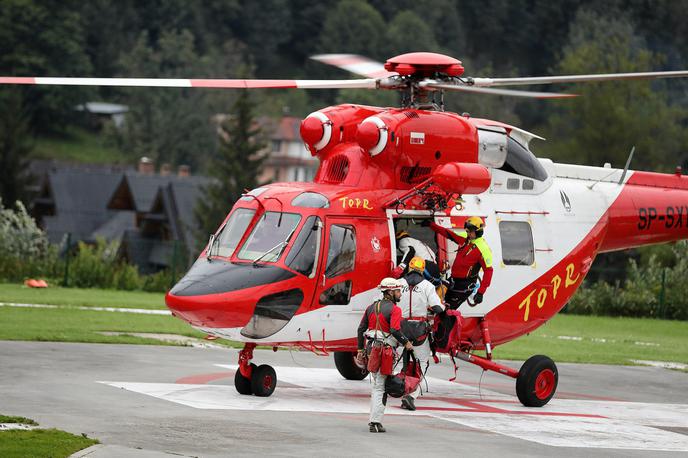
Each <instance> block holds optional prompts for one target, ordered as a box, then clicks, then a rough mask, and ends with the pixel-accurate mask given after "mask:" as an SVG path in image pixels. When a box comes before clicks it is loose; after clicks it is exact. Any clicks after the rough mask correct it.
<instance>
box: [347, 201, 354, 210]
mask: <svg viewBox="0 0 688 458" xmlns="http://www.w3.org/2000/svg"><path fill="white" fill-rule="evenodd" d="M348 203H349V208H351V207H353V206H354V200H353V199H349V202H348Z"/></svg>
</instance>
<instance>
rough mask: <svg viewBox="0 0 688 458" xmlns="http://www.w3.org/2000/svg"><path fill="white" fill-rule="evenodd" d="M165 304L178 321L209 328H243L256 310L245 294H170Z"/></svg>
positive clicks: (253, 302) (253, 303)
mask: <svg viewBox="0 0 688 458" xmlns="http://www.w3.org/2000/svg"><path fill="white" fill-rule="evenodd" d="M198 286H199V285H196V287H198ZM201 286H202V285H201ZM242 296H243V297H242ZM165 303H166V304H167V307H168V308H169V309H170V310H171V311H172V313H173V314H174V315H175V316H176V317H178V318H181V319H183V320H184V321H187V322H188V323H189V324H191V325H192V326H198V327H208V328H240V327H243V326H245V325H246V323H248V321H249V320H250V319H251V316H252V315H253V309H254V308H255V301H251V300H250V299H249V298H247V297H245V295H244V294H242V292H241V291H234V292H231V293H225V294H206V295H177V294H174V293H173V291H170V292H168V293H167V295H165Z"/></svg>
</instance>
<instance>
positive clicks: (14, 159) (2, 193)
mask: <svg viewBox="0 0 688 458" xmlns="http://www.w3.org/2000/svg"><path fill="white" fill-rule="evenodd" d="M22 105H23V104H22V98H21V93H20V91H18V90H9V91H5V92H2V93H0V106H2V107H3V115H2V116H0V201H3V202H7V203H8V204H9V205H14V203H15V202H17V201H22V202H25V203H26V202H27V201H28V197H29V196H28V187H29V185H30V184H31V183H32V181H33V180H32V177H31V175H30V174H29V172H28V168H29V154H30V153H31V149H32V146H31V135H30V133H29V117H28V115H27V113H26V110H25V109H24V108H22Z"/></svg>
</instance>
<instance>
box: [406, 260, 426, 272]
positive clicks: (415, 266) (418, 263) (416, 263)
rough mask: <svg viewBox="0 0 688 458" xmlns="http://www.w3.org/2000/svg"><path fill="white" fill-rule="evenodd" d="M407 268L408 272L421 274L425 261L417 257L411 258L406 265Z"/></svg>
mask: <svg viewBox="0 0 688 458" xmlns="http://www.w3.org/2000/svg"><path fill="white" fill-rule="evenodd" d="M408 268H409V270H412V271H415V272H418V273H420V274H422V273H423V272H424V271H425V259H423V258H421V257H418V256H415V257H413V258H411V261H409V264H408Z"/></svg>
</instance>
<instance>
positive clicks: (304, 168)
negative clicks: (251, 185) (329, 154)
mask: <svg viewBox="0 0 688 458" xmlns="http://www.w3.org/2000/svg"><path fill="white" fill-rule="evenodd" d="M258 124H259V125H260V128H261V130H262V132H263V134H264V135H265V136H266V138H267V139H268V148H269V150H268V151H267V153H268V157H267V159H266V160H265V162H264V163H263V170H262V172H261V175H260V177H259V180H258V182H259V183H266V182H275V181H278V182H279V181H312V180H313V177H314V176H315V172H316V170H317V169H318V164H319V162H318V160H317V159H316V158H314V157H313V156H312V155H311V153H310V152H309V151H308V150H307V149H306V146H305V145H304V143H303V141H302V140H301V135H300V133H299V128H300V126H301V119H300V118H296V117H294V116H284V117H282V118H280V119H273V118H265V117H262V118H259V119H258Z"/></svg>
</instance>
